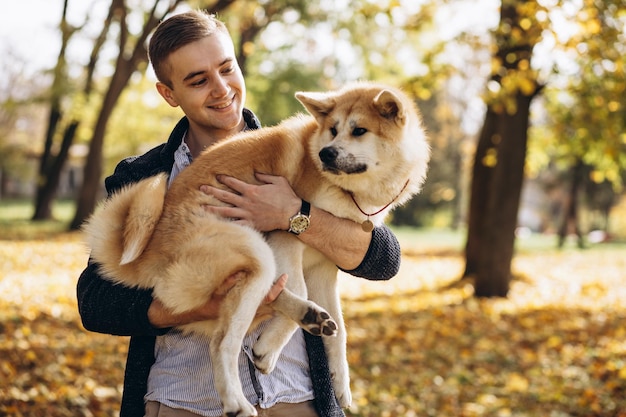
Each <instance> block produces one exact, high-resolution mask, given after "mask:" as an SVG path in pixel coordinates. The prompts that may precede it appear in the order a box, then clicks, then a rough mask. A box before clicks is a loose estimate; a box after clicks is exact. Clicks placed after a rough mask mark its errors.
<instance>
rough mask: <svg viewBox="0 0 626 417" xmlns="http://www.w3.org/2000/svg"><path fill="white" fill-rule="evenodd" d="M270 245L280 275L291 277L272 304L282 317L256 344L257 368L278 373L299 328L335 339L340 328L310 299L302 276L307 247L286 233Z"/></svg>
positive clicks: (271, 239) (274, 236)
mask: <svg viewBox="0 0 626 417" xmlns="http://www.w3.org/2000/svg"><path fill="white" fill-rule="evenodd" d="M268 241H269V243H270V246H271V247H272V250H273V251H274V256H275V258H276V264H277V272H278V273H287V274H288V275H289V279H288V280H287V289H288V291H283V292H282V293H281V294H280V295H279V296H278V298H276V300H275V301H274V302H273V303H272V304H271V307H272V308H273V309H275V310H276V311H278V312H280V313H281V314H280V315H278V316H276V317H274V318H273V319H272V322H271V323H270V324H269V325H268V327H267V328H266V329H265V330H264V331H263V333H262V334H261V336H260V337H259V340H258V341H257V342H256V343H255V345H254V348H253V353H254V357H255V366H256V367H257V368H258V369H259V370H260V371H261V372H263V373H269V372H271V371H272V370H273V369H274V366H275V365H276V361H277V360H278V356H279V355H280V352H281V351H282V349H283V347H284V346H285V345H286V344H287V342H289V340H290V339H291V337H292V335H293V333H294V332H295V331H296V329H297V328H298V326H301V327H303V328H304V329H305V330H307V331H308V332H310V333H312V334H315V335H322V334H326V335H334V333H335V330H336V328H337V326H336V324H335V322H334V321H333V320H332V318H331V316H330V315H329V314H328V312H327V311H325V310H324V309H322V308H321V307H320V306H318V305H317V304H315V303H313V302H311V301H309V300H307V299H306V294H307V293H306V285H305V283H304V276H303V274H302V252H303V250H304V244H303V243H301V242H300V241H299V240H298V239H297V238H295V237H294V236H292V235H289V234H286V233H284V232H274V233H272V234H270V236H269V237H268Z"/></svg>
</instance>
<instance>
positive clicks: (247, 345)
mask: <svg viewBox="0 0 626 417" xmlns="http://www.w3.org/2000/svg"><path fill="white" fill-rule="evenodd" d="M191 160H192V158H191V152H190V151H189V147H188V146H187V144H186V143H185V138H183V141H182V143H181V145H180V146H179V147H178V149H177V150H176V152H175V154H174V166H173V168H172V172H171V174H170V184H171V181H172V180H173V179H174V177H176V175H178V174H179V173H180V172H181V171H182V170H183V169H185V168H186V167H187V166H189V164H190V163H191ZM267 324H268V322H264V323H261V325H260V326H259V327H258V328H257V329H255V330H254V331H253V332H251V333H250V334H248V335H247V336H246V337H245V339H244V341H243V345H242V348H241V352H240V354H239V376H240V379H241V384H242V386H243V392H244V395H245V396H246V398H247V399H248V401H250V402H251V403H252V404H255V405H257V404H258V405H259V406H260V407H261V408H269V407H271V406H273V405H274V404H276V403H300V402H304V401H309V400H312V399H313V397H314V396H313V386H312V383H311V378H310V372H309V363H308V356H307V352H306V348H305V343H304V336H303V334H302V331H300V330H298V331H296V333H295V334H294V336H293V337H292V338H291V340H290V341H289V343H288V344H287V345H286V346H285V348H284V349H283V351H282V352H281V355H280V359H279V360H278V363H277V365H276V368H275V369H274V371H272V373H270V374H269V375H264V374H262V373H260V372H259V371H258V370H257V369H256V368H255V367H254V365H253V363H252V360H253V356H252V347H253V346H254V342H255V341H256V340H257V339H258V337H259V335H260V334H261V332H262V331H263V329H264V328H265V327H266V326H267ZM209 344H210V340H209V338H208V337H206V336H202V335H198V334H184V333H182V332H181V331H177V330H176V329H173V330H171V331H169V332H168V333H167V334H165V335H163V336H159V337H157V340H156V345H155V358H156V360H155V363H154V365H152V368H151V369H150V376H149V377H148V391H147V394H146V396H145V400H146V401H158V402H160V403H162V404H164V405H167V406H168V407H172V408H179V409H184V410H188V411H191V412H193V413H196V414H199V415H202V416H207V417H219V416H222V413H223V410H222V405H221V401H220V398H219V397H218V395H217V390H216V389H215V381H214V380H213V372H212V369H213V366H212V363H211V358H210V355H209Z"/></svg>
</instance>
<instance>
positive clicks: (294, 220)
mask: <svg viewBox="0 0 626 417" xmlns="http://www.w3.org/2000/svg"><path fill="white" fill-rule="evenodd" d="M310 213H311V204H310V203H309V202H308V201H304V200H302V207H300V212H299V213H297V214H294V215H293V216H291V218H290V219H289V230H288V232H290V233H293V234H294V235H299V234H300V233H302V232H304V231H306V229H308V228H309V226H310V225H311V215H310Z"/></svg>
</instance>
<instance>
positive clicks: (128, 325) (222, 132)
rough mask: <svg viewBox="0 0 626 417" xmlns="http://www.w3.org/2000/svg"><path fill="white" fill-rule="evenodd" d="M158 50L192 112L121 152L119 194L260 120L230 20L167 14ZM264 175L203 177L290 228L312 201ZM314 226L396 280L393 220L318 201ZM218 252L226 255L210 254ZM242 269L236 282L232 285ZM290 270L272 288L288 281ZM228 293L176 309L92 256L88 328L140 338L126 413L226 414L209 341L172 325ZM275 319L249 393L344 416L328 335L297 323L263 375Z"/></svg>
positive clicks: (165, 85)
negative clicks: (348, 215)
mask: <svg viewBox="0 0 626 417" xmlns="http://www.w3.org/2000/svg"><path fill="white" fill-rule="evenodd" d="M149 55H150V61H151V64H152V66H153V68H154V70H155V73H156V75H157V78H158V82H157V90H158V91H159V93H160V94H161V96H163V98H164V99H165V100H166V101H167V103H168V104H170V105H171V106H174V107H176V106H180V108H181V109H182V110H183V112H184V113H185V117H183V118H182V119H181V120H180V122H179V123H178V124H177V125H176V127H175V128H174V130H173V131H172V133H171V135H170V137H169V140H168V142H167V143H165V144H162V145H160V146H157V147H156V148H154V149H152V150H150V151H148V152H147V153H146V154H144V155H142V156H139V157H131V158H128V159H125V160H123V161H122V162H120V163H119V164H118V166H117V168H116V169H115V172H114V173H113V175H112V176H110V177H108V178H107V179H106V181H105V185H106V187H107V191H108V193H109V195H110V194H112V193H114V192H115V191H117V190H119V189H120V188H121V187H123V186H124V185H126V184H129V183H132V182H136V181H139V180H140V179H142V178H145V177H148V176H152V175H155V174H157V173H160V172H169V173H170V181H171V180H172V179H173V178H175V177H176V175H177V174H178V173H179V172H180V171H181V170H183V169H184V168H185V167H186V166H188V165H189V164H190V163H191V161H192V160H193V158H194V157H196V156H198V155H199V154H200V153H201V152H202V150H203V149H204V148H206V147H207V146H209V145H211V144H212V143H215V142H217V141H219V140H222V139H223V138H225V137H227V136H229V135H231V134H233V133H236V132H239V131H241V130H245V129H257V128H259V127H260V124H259V122H258V120H257V119H256V117H255V116H254V114H253V113H252V112H250V111H249V110H247V109H245V108H244V107H243V106H244V103H245V98H246V88H245V84H244V80H243V77H242V74H241V71H240V69H239V67H238V65H237V61H236V58H235V52H234V47H233V42H232V39H231V37H230V35H229V33H228V31H227V29H226V28H225V26H224V25H223V23H221V22H220V21H218V20H217V19H215V18H214V17H213V16H211V15H208V14H206V13H203V12H198V11H194V12H189V13H183V14H179V15H176V16H173V17H171V18H169V19H167V20H165V21H164V22H162V23H161V24H160V25H159V27H158V28H157V29H156V31H155V33H154V35H153V37H152V38H151V40H150V47H149ZM259 179H260V180H262V182H264V184H263V185H251V184H246V183H244V182H241V181H239V180H237V179H235V178H224V179H223V182H224V183H225V184H226V185H228V186H229V187H230V188H231V189H233V190H234V191H235V192H234V193H230V192H225V191H220V190H217V189H215V188H211V187H203V191H204V192H206V193H211V194H213V195H214V196H215V197H217V198H218V199H220V200H222V201H224V202H226V203H229V205H230V206H229V207H222V208H207V209H208V210H212V211H214V212H216V213H218V214H221V215H223V216H225V217H229V218H233V219H236V220H235V221H237V222H239V223H242V224H247V225H249V226H252V227H254V228H255V229H257V230H260V231H271V230H278V229H281V230H287V229H289V226H290V224H289V219H290V218H291V217H292V216H293V215H294V214H296V213H298V212H299V210H300V205H301V199H300V198H299V197H298V196H297V195H296V194H295V193H294V191H293V190H292V189H291V187H290V185H289V184H288V183H287V181H286V180H285V179H284V178H282V177H277V176H272V175H262V174H260V175H259ZM310 214H311V224H310V227H309V228H308V229H307V230H306V231H304V232H303V233H300V234H299V235H298V236H299V238H300V239H301V240H302V241H303V242H305V243H306V244H308V245H310V246H312V247H314V248H316V249H318V250H319V251H321V252H322V253H324V254H325V255H326V256H327V257H328V258H329V259H331V260H333V261H334V262H335V263H336V265H337V266H338V267H340V268H342V269H343V270H345V271H347V272H348V273H350V274H352V275H355V276H361V277H364V278H367V279H389V278H391V277H392V276H394V275H395V274H396V273H397V271H398V268H399V263H400V249H399V245H398V241H397V239H396V238H395V236H394V235H393V234H392V233H391V231H390V230H389V229H388V228H386V227H380V228H376V229H374V231H373V232H371V233H365V232H363V231H362V229H361V226H360V225H358V224H356V223H353V222H351V221H348V220H345V219H339V218H336V217H334V216H333V215H331V214H330V213H328V212H325V211H323V210H321V209H319V208H317V207H311V212H310ZM207 256H220V254H219V253H207ZM236 279H237V275H236V274H235V275H234V276H233V277H231V279H230V280H228V282H229V283H230V285H231V286H232V283H233V282H234V280H236ZM284 284H285V277H282V278H281V279H280V280H279V281H278V283H277V284H276V285H275V286H274V287H273V288H272V290H271V291H270V294H268V300H272V299H274V298H275V297H276V296H277V294H278V293H279V292H280V291H281V290H282V288H283V287H284ZM228 288H229V287H228V284H227V285H226V286H225V288H223V289H222V290H221V291H218V292H217V293H216V294H215V295H214V296H213V297H212V298H211V299H210V300H207V303H206V304H205V306H204V307H203V308H201V309H198V310H196V311H192V312H188V313H185V314H182V315H174V314H171V313H170V312H168V311H167V310H165V309H164V308H163V306H162V305H161V304H160V303H159V302H158V300H153V298H152V295H151V292H150V291H144V290H138V289H130V288H125V287H122V286H118V285H113V284H111V283H110V282H109V281H107V280H106V279H104V278H102V277H101V276H100V275H99V274H98V265H96V264H94V263H92V262H90V263H89V265H88V266H87V268H86V269H85V271H84V272H83V273H82V274H81V276H80V278H79V281H78V285H77V294H78V307H79V312H80V315H81V318H82V321H83V324H84V326H85V328H87V329H88V330H91V331H97V332H102V333H108V334H114V335H126V336H131V339H130V346H129V351H128V359H127V364H126V373H125V378H124V394H123V398H122V408H121V413H120V415H121V417H141V416H144V415H146V416H149V417H152V416H159V415H161V416H162V415H168V416H196V415H201V416H221V415H222V407H221V403H220V399H219V398H218V396H217V393H216V391H215V388H214V385H213V383H214V382H213V378H212V372H211V369H212V366H211V359H210V357H209V348H208V343H209V340H207V339H206V338H204V337H201V336H199V335H195V334H183V333H182V332H179V331H177V330H176V329H172V327H174V326H176V325H180V324H184V323H190V322H193V321H199V320H206V319H214V318H216V317H217V312H218V311H219V305H220V302H221V298H220V293H223V292H224V291H228ZM262 329H263V325H261V326H260V327H259V329H257V330H255V331H253V332H252V333H251V334H249V335H248V336H247V337H246V339H245V340H244V344H243V346H242V348H241V353H240V360H239V373H240V375H241V379H242V385H243V387H244V393H245V395H246V397H247V398H248V400H249V401H250V402H251V403H252V404H255V405H256V407H257V409H258V410H259V412H260V413H261V415H264V416H271V417H280V416H289V417H293V416H298V417H309V416H311V417H313V416H319V417H328V416H343V412H342V410H341V408H340V407H339V406H338V405H337V402H336V400H335V398H334V394H333V391H332V387H331V384H330V375H329V371H328V363H327V358H326V355H325V352H324V348H323V344H322V341H321V338H320V337H314V336H310V335H308V334H305V333H304V332H296V334H295V335H294V337H293V338H292V339H291V341H290V342H289V343H288V345H287V346H286V347H285V349H284V350H283V352H282V354H281V357H280V360H279V362H278V364H277V366H276V369H275V370H274V371H273V372H272V373H271V374H269V375H263V374H261V373H259V372H258V371H257V370H256V369H255V368H254V366H253V364H252V361H251V355H252V353H251V346H252V345H253V344H254V341H255V340H256V339H257V338H258V335H259V334H260V332H261V331H262Z"/></svg>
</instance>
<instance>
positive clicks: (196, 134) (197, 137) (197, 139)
mask: <svg viewBox="0 0 626 417" xmlns="http://www.w3.org/2000/svg"><path fill="white" fill-rule="evenodd" d="M245 125H246V124H245V122H244V121H243V120H242V126H241V128H240V129H235V130H233V131H232V132H227V131H224V130H221V131H215V132H210V133H209V132H206V131H203V130H201V129H198V128H197V127H196V128H194V126H192V125H190V126H189V130H188V131H187V134H186V135H185V143H186V144H187V146H188V147H189V151H190V152H191V156H192V157H193V158H194V159H195V158H196V157H198V155H200V154H201V153H202V152H203V151H204V150H205V149H206V148H208V147H209V146H211V145H213V144H215V143H217V142H219V141H221V140H223V139H225V138H227V137H229V136H232V135H233V134H235V133H237V132H239V131H241V130H243V128H244V127H245Z"/></svg>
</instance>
